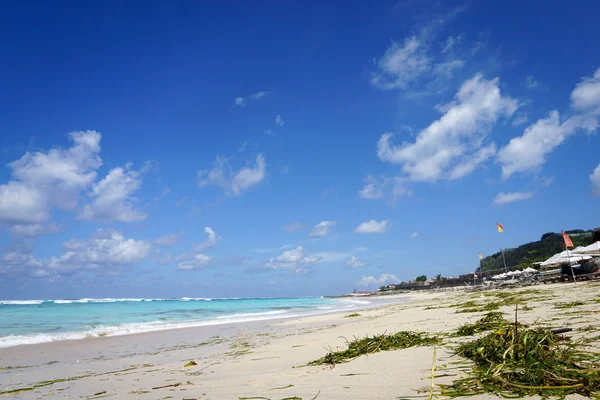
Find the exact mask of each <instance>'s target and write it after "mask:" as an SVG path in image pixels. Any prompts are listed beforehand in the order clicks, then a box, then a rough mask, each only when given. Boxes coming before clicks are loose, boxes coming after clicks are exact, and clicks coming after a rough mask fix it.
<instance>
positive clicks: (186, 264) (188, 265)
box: [177, 253, 215, 271]
mask: <svg viewBox="0 0 600 400" xmlns="http://www.w3.org/2000/svg"><path fill="white" fill-rule="evenodd" d="M214 259H215V258H214V257H213V256H207V255H206V254H202V253H198V254H194V255H193V256H192V257H191V258H190V259H189V260H185V261H182V262H180V263H179V264H178V265H177V269H178V270H182V271H193V270H199V269H203V268H204V267H206V266H207V265H209V264H210V263H212V261H213V260H214Z"/></svg>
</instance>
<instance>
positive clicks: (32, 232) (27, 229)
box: [10, 222, 62, 237]
mask: <svg viewBox="0 0 600 400" xmlns="http://www.w3.org/2000/svg"><path fill="white" fill-rule="evenodd" d="M61 231H62V227H60V226H58V225H57V224H55V223H54V222H51V223H49V224H17V225H13V226H11V227H10V233H11V234H12V235H14V236H30V237H33V236H42V235H54V234H57V233H59V232H61Z"/></svg>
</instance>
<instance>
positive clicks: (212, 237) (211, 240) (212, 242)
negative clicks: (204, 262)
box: [196, 226, 221, 251]
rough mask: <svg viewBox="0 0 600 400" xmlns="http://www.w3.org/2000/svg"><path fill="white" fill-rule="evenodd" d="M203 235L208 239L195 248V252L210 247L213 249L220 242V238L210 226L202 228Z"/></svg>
mask: <svg viewBox="0 0 600 400" xmlns="http://www.w3.org/2000/svg"><path fill="white" fill-rule="evenodd" d="M204 233H206V234H207V235H208V238H207V239H206V240H205V241H204V242H202V243H200V244H199V245H198V246H196V251H204V250H206V249H210V248H211V247H215V246H216V245H217V244H218V243H219V241H220V240H221V238H220V237H218V236H217V234H216V233H215V231H214V230H213V229H212V228H211V227H210V226H207V227H205V228H204Z"/></svg>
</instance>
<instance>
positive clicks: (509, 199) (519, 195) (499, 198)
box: [493, 192, 534, 205]
mask: <svg viewBox="0 0 600 400" xmlns="http://www.w3.org/2000/svg"><path fill="white" fill-rule="evenodd" d="M533 195H534V193H533V192H512V193H504V192H500V193H498V194H497V195H496V197H495V198H494V202H493V204H495V205H503V204H508V203H513V202H515V201H523V200H529V199H531V198H532V197H533Z"/></svg>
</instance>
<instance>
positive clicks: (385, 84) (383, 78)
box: [371, 36, 432, 89]
mask: <svg viewBox="0 0 600 400" xmlns="http://www.w3.org/2000/svg"><path fill="white" fill-rule="evenodd" d="M431 63H432V60H431V58H430V57H429V55H428V54H427V45H426V44H425V43H424V42H423V40H422V39H419V38H417V37H416V36H411V37H407V38H406V39H404V42H403V43H397V42H394V43H392V45H391V46H390V47H389V48H388V49H387V50H386V52H385V54H384V55H383V56H382V57H381V58H379V59H378V60H377V61H376V65H377V69H378V70H377V71H376V72H375V73H374V74H373V76H372V77H371V84H373V85H374V86H376V87H379V88H381V89H404V88H406V86H407V85H408V84H409V83H410V82H412V81H414V80H415V79H417V78H418V77H420V76H421V74H423V73H424V72H425V71H427V70H429V69H430V68H431Z"/></svg>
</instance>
